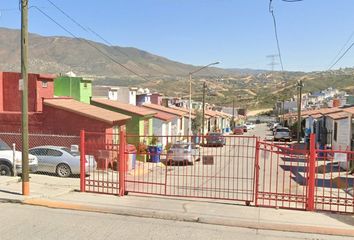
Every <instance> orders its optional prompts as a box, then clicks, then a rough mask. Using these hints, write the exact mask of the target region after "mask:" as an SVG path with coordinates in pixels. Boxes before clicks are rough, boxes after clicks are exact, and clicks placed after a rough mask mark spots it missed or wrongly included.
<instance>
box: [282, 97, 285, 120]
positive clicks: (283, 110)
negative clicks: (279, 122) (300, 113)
mask: <svg viewBox="0 0 354 240" xmlns="http://www.w3.org/2000/svg"><path fill="white" fill-rule="evenodd" d="M284 105H285V100H284V99H283V109H282V112H283V114H282V115H283V116H282V117H283V127H285V116H284V115H285V106H284Z"/></svg>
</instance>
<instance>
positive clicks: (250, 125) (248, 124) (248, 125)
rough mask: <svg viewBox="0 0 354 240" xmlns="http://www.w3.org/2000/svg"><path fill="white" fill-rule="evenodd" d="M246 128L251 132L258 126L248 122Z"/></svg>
mask: <svg viewBox="0 0 354 240" xmlns="http://www.w3.org/2000/svg"><path fill="white" fill-rule="evenodd" d="M245 126H246V127H247V130H251V129H254V128H255V126H256V125H255V124H253V123H250V122H246V123H245Z"/></svg>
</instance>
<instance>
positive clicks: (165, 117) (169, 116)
mask: <svg viewBox="0 0 354 240" xmlns="http://www.w3.org/2000/svg"><path fill="white" fill-rule="evenodd" d="M142 108H146V107H144V106H143V107H142ZM146 109H147V110H150V108H146ZM155 112H156V114H155V115H154V118H157V119H160V120H162V121H166V122H170V121H172V120H173V119H175V118H177V116H176V115H174V114H170V113H167V112H163V111H159V110H155Z"/></svg>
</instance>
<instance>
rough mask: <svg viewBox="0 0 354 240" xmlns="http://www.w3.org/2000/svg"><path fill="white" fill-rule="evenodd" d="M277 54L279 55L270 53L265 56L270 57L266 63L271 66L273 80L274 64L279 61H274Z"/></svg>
mask: <svg viewBox="0 0 354 240" xmlns="http://www.w3.org/2000/svg"><path fill="white" fill-rule="evenodd" d="M278 56H279V55H277V54H271V55H268V56H267V58H269V59H270V63H269V64H268V65H270V66H271V68H272V80H273V81H274V66H275V65H278V64H279V63H277V62H276V61H275V59H276V58H277V57H278Z"/></svg>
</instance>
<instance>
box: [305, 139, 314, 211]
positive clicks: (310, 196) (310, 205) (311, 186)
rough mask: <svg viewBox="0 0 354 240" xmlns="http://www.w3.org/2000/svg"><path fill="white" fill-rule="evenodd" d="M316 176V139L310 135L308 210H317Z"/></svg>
mask: <svg viewBox="0 0 354 240" xmlns="http://www.w3.org/2000/svg"><path fill="white" fill-rule="evenodd" d="M315 175H316V137H315V134H311V135H310V158H309V163H308V181H307V206H306V210H308V211H313V210H314V209H315Z"/></svg>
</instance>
